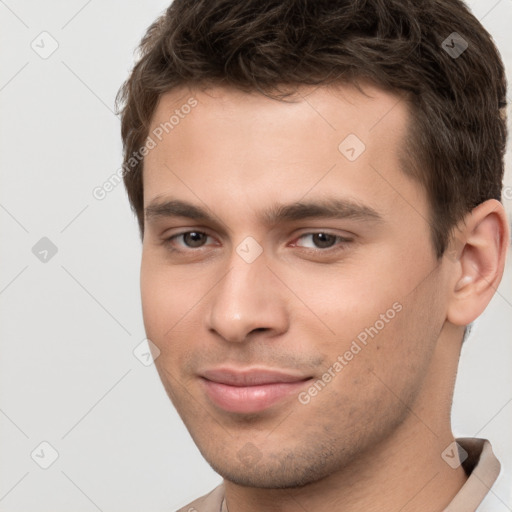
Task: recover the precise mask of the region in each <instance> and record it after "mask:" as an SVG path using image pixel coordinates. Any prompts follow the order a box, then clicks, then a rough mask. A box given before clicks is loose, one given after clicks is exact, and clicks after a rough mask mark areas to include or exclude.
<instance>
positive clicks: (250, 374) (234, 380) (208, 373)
mask: <svg viewBox="0 0 512 512" xmlns="http://www.w3.org/2000/svg"><path fill="white" fill-rule="evenodd" d="M200 375H201V377H203V378H205V379H207V380H211V381H213V382H218V383H220V384H227V385H229V386H240V387H243V386H259V385H263V384H276V383H280V382H300V381H303V380H307V379H309V378H310V377H305V376H304V375H296V374H293V373H289V372H285V371H282V370H270V369H259V368H249V369H241V370H240V369H233V368H214V369H211V370H205V371H203V372H201V374H200Z"/></svg>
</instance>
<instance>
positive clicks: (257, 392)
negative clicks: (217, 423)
mask: <svg viewBox="0 0 512 512" xmlns="http://www.w3.org/2000/svg"><path fill="white" fill-rule="evenodd" d="M309 380H310V379H307V380H301V381H297V382H276V383H274V384H261V385H258V386H229V385H228V384H220V383H219V382H213V381H211V380H207V379H204V378H203V379H202V381H203V383H204V386H205V389H206V394H207V395H208V397H209V398H210V400H211V401H212V402H213V403H214V404H215V405H217V406H218V407H220V408H221V409H224V410H225V411H228V412H238V413H245V414H248V413H255V412H261V411H264V410H265V409H268V408H269V407H271V406H272V405H274V404H276V403H278V402H280V401H281V400H283V399H284V398H286V397H289V396H291V395H293V394H295V393H297V392H298V390H299V389H300V388H302V387H303V386H304V384H305V383H306V382H307V381H309Z"/></svg>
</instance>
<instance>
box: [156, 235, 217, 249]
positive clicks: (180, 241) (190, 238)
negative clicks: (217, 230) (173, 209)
mask: <svg viewBox="0 0 512 512" xmlns="http://www.w3.org/2000/svg"><path fill="white" fill-rule="evenodd" d="M208 238H210V237H209V236H208V235H207V234H206V233H203V232H202V231H185V232H184V233H178V234H176V235H173V236H171V237H169V238H167V239H166V240H165V243H166V244H169V245H178V246H180V247H185V248H188V249H197V248H199V247H202V246H204V245H205V244H206V241H207V240H208Z"/></svg>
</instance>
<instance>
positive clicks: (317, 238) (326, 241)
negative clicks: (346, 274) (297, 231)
mask: <svg viewBox="0 0 512 512" xmlns="http://www.w3.org/2000/svg"><path fill="white" fill-rule="evenodd" d="M301 240H302V242H301ZM344 242H347V243H348V242H350V240H349V239H347V238H343V237H341V236H339V235H333V234H331V233H325V232H319V233H306V234H304V235H302V236H300V237H299V238H298V239H297V242H296V243H295V245H297V246H299V247H304V248H306V249H330V248H331V247H334V246H335V245H336V244H337V243H338V245H339V244H343V243H344Z"/></svg>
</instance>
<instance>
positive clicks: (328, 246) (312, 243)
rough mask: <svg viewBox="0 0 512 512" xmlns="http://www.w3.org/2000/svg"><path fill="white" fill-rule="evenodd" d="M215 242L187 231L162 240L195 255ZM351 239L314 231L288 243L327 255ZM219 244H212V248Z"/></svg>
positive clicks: (212, 238)
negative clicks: (211, 242)
mask: <svg viewBox="0 0 512 512" xmlns="http://www.w3.org/2000/svg"><path fill="white" fill-rule="evenodd" d="M209 239H210V240H215V239H214V237H212V236H210V235H208V234H207V233H205V232H204V231H200V230H189V231H182V232H181V233H176V234H174V235H172V236H170V237H167V238H165V239H164V241H163V243H164V245H166V247H167V248H168V249H169V250H171V251H172V252H180V253H196V252H204V251H205V250H206V249H207V248H208V247H209V245H208V240H209ZM351 242H352V239H350V238H346V237H342V236H340V235H337V234H334V233H331V232H329V231H325V230H324V231H322V230H319V231H315V232H307V233H303V234H301V235H300V236H298V237H296V238H295V239H294V240H292V241H291V242H289V245H291V247H299V248H302V249H303V250H305V251H308V252H319V253H328V252H332V251H333V250H340V249H343V248H346V246H347V245H348V244H350V243H351ZM219 245H220V244H219V243H218V242H217V243H214V244H213V246H219Z"/></svg>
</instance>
